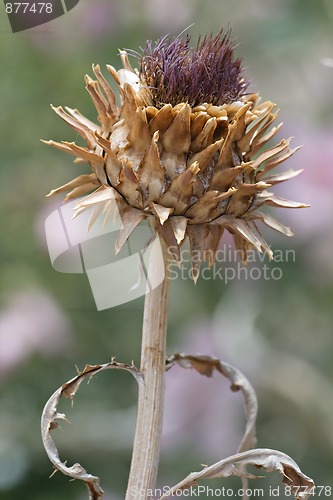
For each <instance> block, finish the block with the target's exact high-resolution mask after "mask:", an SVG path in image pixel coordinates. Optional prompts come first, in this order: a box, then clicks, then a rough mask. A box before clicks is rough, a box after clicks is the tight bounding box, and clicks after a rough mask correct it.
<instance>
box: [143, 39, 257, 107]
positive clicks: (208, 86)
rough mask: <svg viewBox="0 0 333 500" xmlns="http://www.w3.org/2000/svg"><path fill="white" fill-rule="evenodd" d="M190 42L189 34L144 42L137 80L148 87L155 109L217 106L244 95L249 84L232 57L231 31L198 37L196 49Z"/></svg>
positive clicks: (238, 63) (238, 64)
mask: <svg viewBox="0 0 333 500" xmlns="http://www.w3.org/2000/svg"><path fill="white" fill-rule="evenodd" d="M190 41H191V37H190V35H186V36H185V37H184V38H181V37H180V36H178V37H175V38H174V39H172V38H170V36H169V35H167V36H165V37H163V38H160V39H159V40H157V41H156V42H155V43H153V42H152V41H151V40H149V41H147V44H146V47H145V48H144V49H143V51H142V56H141V59H140V79H141V82H142V84H143V85H147V86H148V87H149V88H150V91H151V95H152V98H153V104H154V106H156V107H161V106H162V105H163V104H168V103H170V104H172V105H173V106H175V105H177V104H179V103H181V102H188V103H189V104H190V106H197V105H200V104H202V103H209V104H213V105H215V106H220V105H222V104H226V103H231V102H233V101H237V100H238V99H239V98H240V97H241V96H242V95H244V94H245V92H246V89H247V87H248V84H249V83H248V82H247V81H246V80H245V79H244V77H243V70H242V67H241V60H240V59H235V58H234V51H233V45H232V40H231V31H230V30H229V31H227V32H226V33H225V34H224V33H223V30H221V31H220V32H219V33H218V34H217V35H216V36H214V35H213V34H212V33H211V34H210V35H206V36H205V37H204V38H202V37H201V36H200V37H199V39H198V42H197V45H196V47H195V48H193V47H191V46H190Z"/></svg>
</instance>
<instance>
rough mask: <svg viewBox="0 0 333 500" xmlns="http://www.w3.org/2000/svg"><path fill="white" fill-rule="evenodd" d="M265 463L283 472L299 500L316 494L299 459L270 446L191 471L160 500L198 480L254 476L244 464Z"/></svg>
mask: <svg viewBox="0 0 333 500" xmlns="http://www.w3.org/2000/svg"><path fill="white" fill-rule="evenodd" d="M247 465H253V466H255V467H263V468H264V469H266V471H267V472H274V471H278V472H280V473H281V474H282V475H283V482H284V483H285V484H286V485H288V486H291V490H292V491H293V493H294V497H295V498H296V499H298V500H308V499H309V497H310V496H311V495H313V489H314V482H313V480H312V479H311V478H309V477H308V476H306V475H305V474H303V472H302V471H301V470H300V468H299V467H298V465H297V464H296V462H294V460H293V459H292V458H290V457H289V456H288V455H286V454H285V453H282V452H281V451H276V450H270V449H259V448H258V449H255V450H248V451H245V452H243V453H237V454H236V455H232V456H231V457H228V458H225V459H223V460H220V461H219V462H216V463H215V464H213V465H210V466H209V467H205V468H204V469H202V470H201V471H199V472H191V474H189V475H188V476H187V477H186V478H185V479H183V480H182V481H180V482H179V483H177V484H176V485H175V486H173V487H172V488H170V490H168V491H167V493H165V494H164V495H162V496H161V497H160V499H159V500H164V499H165V498H168V497H170V496H172V495H173V494H174V493H177V492H178V494H179V491H181V490H186V489H188V488H190V487H191V486H194V485H196V484H197V481H198V480H199V479H212V478H217V477H221V478H223V477H230V476H240V477H242V476H244V474H246V475H247V477H249V478H252V479H254V478H255V477H257V476H253V475H252V474H247V473H245V472H244V466H247Z"/></svg>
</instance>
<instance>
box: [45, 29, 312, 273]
mask: <svg viewBox="0 0 333 500" xmlns="http://www.w3.org/2000/svg"><path fill="white" fill-rule="evenodd" d="M189 41H190V39H189V37H188V36H187V37H185V39H181V38H176V39H174V40H171V41H170V40H169V39H168V38H163V39H162V40H160V41H158V42H157V43H156V44H155V45H152V43H151V42H148V43H147V46H146V48H145V49H144V51H143V55H142V58H141V70H140V72H138V71H136V70H134V69H133V68H132V67H131V65H130V63H129V60H128V57H127V54H126V52H125V51H121V53H120V56H121V60H122V64H123V69H120V70H119V71H116V70H115V69H114V68H113V67H111V66H107V68H108V70H109V72H110V74H111V75H112V77H113V78H114V80H115V82H116V84H117V85H118V88H119V91H120V94H121V99H122V104H121V106H120V108H118V107H117V105H116V98H115V95H114V93H113V91H112V90H111V87H110V86H109V84H108V82H107V81H106V79H105V77H104V76H103V75H102V73H101V71H100V68H99V66H93V71H94V74H95V77H96V80H92V79H91V78H90V77H86V85H87V87H86V88H87V90H88V92H89V94H90V96H91V98H92V100H93V102H94V105H95V107H96V111H97V114H98V121H99V125H95V124H94V123H92V122H91V121H90V120H88V119H87V118H85V117H84V116H82V115H81V114H80V113H79V111H77V110H76V109H71V108H66V110H64V109H63V108H62V107H58V108H53V109H54V111H55V112H56V113H57V114H58V115H59V116H60V117H61V118H63V119H64V120H65V121H66V122H67V123H68V124H69V125H70V126H71V127H73V128H74V130H75V131H76V132H77V133H79V134H80V135H81V136H82V137H83V138H84V140H85V142H86V146H87V147H86V148H82V147H80V146H78V145H76V144H75V143H71V142H62V143H56V142H54V141H48V144H50V145H51V146H54V147H56V148H58V149H60V150H62V151H65V152H68V153H70V154H72V155H74V156H76V157H77V158H76V161H77V162H79V163H89V164H90V166H91V168H92V173H91V174H90V175H81V176H79V177H77V178H76V179H74V180H73V181H71V182H69V183H67V184H65V185H64V186H61V187H60V188H58V189H55V190H53V191H51V193H50V194H56V193H60V192H66V191H69V193H68V194H67V196H66V199H67V200H70V199H73V198H78V197H80V196H83V195H84V194H87V193H89V192H90V193H91V194H89V195H88V196H87V197H85V198H83V199H81V200H80V201H79V202H78V205H77V211H78V213H81V212H82V211H84V210H88V209H93V213H92V218H91V220H95V219H96V217H97V215H98V214H99V213H101V212H102V211H104V212H106V216H107V217H108V212H110V210H111V206H112V203H111V202H110V200H111V199H112V200H114V199H115V200H117V205H118V210H119V212H120V215H121V217H122V223H123V230H122V231H121V233H120V234H119V237H118V241H117V243H116V248H117V250H119V249H120V248H121V247H122V245H123V244H124V243H125V242H126V239H127V238H128V237H129V236H130V234H131V233H132V231H134V229H135V228H136V226H137V225H138V224H139V223H140V222H141V221H142V220H143V219H147V220H148V221H149V222H150V223H151V225H152V227H153V228H154V230H155V231H156V232H157V233H159V235H160V236H161V237H162V238H163V239H164V240H165V242H166V244H167V245H168V247H169V249H170V251H172V254H173V256H174V258H175V260H176V261H177V262H180V261H181V252H180V247H181V246H182V244H183V243H184V241H185V239H186V238H188V239H189V242H190V247H191V252H192V267H193V276H194V279H196V277H197V276H198V274H199V269H200V262H201V260H207V261H208V263H209V265H211V264H212V263H213V262H214V259H215V254H216V250H217V248H218V244H219V241H220V239H221V236H222V234H223V231H224V230H225V229H226V230H227V231H229V232H230V233H231V234H232V235H233V238H234V241H235V245H236V248H237V250H239V252H240V253H241V255H242V258H243V260H244V261H246V259H247V252H248V250H249V249H251V248H255V249H256V250H258V251H259V252H262V251H264V252H266V253H267V254H268V256H269V257H272V251H271V249H270V247H269V246H268V244H267V243H266V241H265V240H264V238H263V237H262V235H261V233H260V231H259V228H258V222H261V223H264V224H265V225H267V226H269V227H271V228H273V229H275V230H277V231H279V232H281V233H283V234H285V235H287V236H291V235H292V233H291V231H290V229H289V228H288V227H286V226H284V225H283V224H280V223H279V222H278V221H277V220H275V219H273V217H271V216H270V215H268V214H267V213H266V212H263V211H261V208H262V207H264V206H265V205H272V206H277V207H285V208H286V207H288V208H301V207H304V206H306V205H304V204H302V203H296V202H293V201H288V200H284V199H282V198H279V197H277V196H274V194H273V193H272V192H270V191H269V190H268V188H270V187H271V186H274V185H275V184H277V183H280V182H283V181H285V180H287V179H289V178H292V177H294V176H295V175H297V174H299V173H300V172H301V171H300V170H298V171H295V172H294V171H291V170H289V171H286V172H284V173H282V174H275V175H274V174H272V173H271V170H272V169H273V168H274V167H276V166H277V165H279V164H280V163H282V162H283V161H284V160H286V159H287V158H289V157H290V156H291V155H292V154H293V153H294V152H295V151H296V149H291V148H290V147H289V143H290V140H282V141H280V142H279V143H278V144H277V145H275V146H273V147H270V148H268V149H267V143H268V141H270V140H271V139H272V138H273V137H274V135H275V134H276V132H277V131H278V130H279V128H280V125H278V126H276V127H273V128H271V126H272V124H273V122H274V121H275V119H276V117H277V112H276V111H275V105H274V104H273V103H271V102H269V101H267V102H264V103H260V98H259V96H258V95H256V94H252V95H247V94H245V93H244V92H245V90H246V87H247V83H246V82H245V81H244V79H243V77H242V72H241V68H240V62H239V60H236V61H234V60H233V56H232V49H231V45H230V35H229V34H227V35H224V36H222V32H220V33H219V34H218V35H217V36H216V37H213V36H212V35H209V36H208V37H205V38H204V39H203V40H202V41H201V40H199V42H198V44H197V47H196V49H191V48H190V46H189Z"/></svg>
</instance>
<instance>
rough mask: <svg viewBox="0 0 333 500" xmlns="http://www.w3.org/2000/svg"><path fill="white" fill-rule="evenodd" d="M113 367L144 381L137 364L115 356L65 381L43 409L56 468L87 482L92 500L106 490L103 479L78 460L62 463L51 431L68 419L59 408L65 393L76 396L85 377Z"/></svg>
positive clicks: (45, 438)
mask: <svg viewBox="0 0 333 500" xmlns="http://www.w3.org/2000/svg"><path fill="white" fill-rule="evenodd" d="M109 369H120V370H126V371H128V372H130V373H131V374H132V375H133V376H134V378H135V379H136V381H137V382H138V384H140V383H142V377H141V375H140V374H139V372H138V370H137V369H136V367H135V366H134V365H128V364H125V363H117V362H116V361H115V360H114V359H112V360H111V362H110V363H105V364H103V365H86V366H85V368H84V370H83V371H82V372H80V371H79V372H78V375H77V376H76V377H74V378H72V379H71V380H69V381H68V382H66V383H65V384H63V385H62V386H61V387H60V388H59V389H57V390H56V391H55V392H54V393H53V394H52V396H51V397H50V399H49V400H48V402H47V403H46V405H45V407H44V409H43V414H42V419H41V433H42V441H43V445H44V448H45V451H46V453H47V455H48V457H49V459H50V461H51V462H52V464H53V467H54V469H55V470H56V471H57V470H59V471H61V472H62V473H63V474H65V475H66V476H70V477H71V478H73V479H79V480H81V481H84V482H85V483H86V485H87V488H88V491H89V500H99V499H101V498H103V494H104V492H103V490H102V488H101V486H100V484H99V478H98V477H97V476H93V475H91V474H89V473H88V472H87V471H86V470H85V469H84V468H83V467H82V465H80V464H78V463H75V464H74V465H72V466H70V467H68V466H67V465H66V463H65V462H62V461H61V459H60V457H59V452H58V449H57V447H56V444H55V442H54V440H53V438H52V436H51V431H52V430H54V429H56V428H57V427H58V421H59V420H66V417H65V415H64V414H62V413H58V411H57V408H58V403H59V401H60V399H61V398H62V397H63V396H64V397H67V398H69V399H73V398H74V396H75V394H76V392H77V391H78V389H79V387H80V384H81V383H82V382H83V380H84V379H88V380H90V379H91V378H92V377H93V376H94V375H96V373H99V372H100V371H103V370H109Z"/></svg>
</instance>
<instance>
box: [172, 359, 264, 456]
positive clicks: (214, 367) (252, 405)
mask: <svg viewBox="0 0 333 500" xmlns="http://www.w3.org/2000/svg"><path fill="white" fill-rule="evenodd" d="M175 364H177V365H179V366H181V367H183V368H194V369H195V370H196V371H197V372H199V373H200V374H201V375H205V376H206V377H212V376H213V373H214V371H216V372H218V373H220V374H221V375H223V376H224V377H226V378H227V379H229V380H230V382H231V390H232V391H241V392H242V394H243V397H244V407H245V416H246V428H245V433H244V436H243V438H242V440H241V443H240V445H239V447H238V450H237V451H238V452H239V453H240V452H242V451H246V450H248V449H250V448H252V447H253V446H255V444H256V418H257V413H258V402H257V396H256V393H255V391H254V389H253V387H252V385H251V384H250V382H249V381H248V379H247V378H246V377H245V376H244V375H243V373H242V372H240V371H239V370H238V369H237V368H234V367H233V366H231V365H229V364H228V363H224V362H223V361H220V360H219V359H217V358H213V357H212V356H204V355H195V356H193V355H187V354H178V353H176V354H174V355H173V356H171V357H170V358H168V360H167V367H170V368H171V366H173V365H175Z"/></svg>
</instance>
